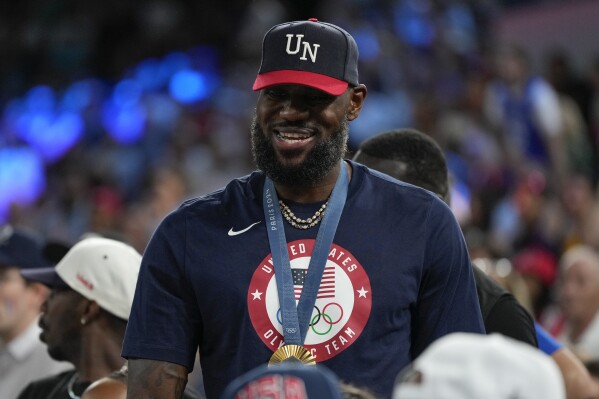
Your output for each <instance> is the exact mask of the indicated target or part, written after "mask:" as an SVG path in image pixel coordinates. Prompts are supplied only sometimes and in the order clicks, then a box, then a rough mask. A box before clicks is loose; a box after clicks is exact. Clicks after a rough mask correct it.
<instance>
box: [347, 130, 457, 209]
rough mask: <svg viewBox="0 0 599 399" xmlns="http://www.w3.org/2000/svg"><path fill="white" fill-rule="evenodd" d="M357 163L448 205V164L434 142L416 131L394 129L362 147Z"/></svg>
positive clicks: (358, 153)
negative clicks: (421, 190)
mask: <svg viewBox="0 0 599 399" xmlns="http://www.w3.org/2000/svg"><path fill="white" fill-rule="evenodd" d="M353 160H354V161H356V162H359V163H361V164H364V165H366V166H368V167H369V168H372V169H376V170H378V171H380V172H383V173H386V174H388V175H389V176H392V177H395V178H396V179H399V180H402V181H405V182H407V183H410V184H413V185H415V186H419V187H422V188H425V189H427V190H429V191H432V192H433V193H435V194H437V195H439V196H440V197H441V198H442V199H443V200H444V201H445V202H449V187H448V176H447V163H446V162H445V156H444V155H443V151H442V150H441V147H439V145H438V144H437V142H436V141H435V140H433V139H432V138H431V137H429V136H427V135H426V134H424V133H422V132H420V131H418V130H416V129H409V128H404V129H394V130H390V131H387V132H383V133H380V134H377V135H376V136H374V137H372V138H370V139H368V140H366V141H364V142H363V143H362V144H360V147H359V148H358V151H357V153H356V155H355V156H354V158H353Z"/></svg>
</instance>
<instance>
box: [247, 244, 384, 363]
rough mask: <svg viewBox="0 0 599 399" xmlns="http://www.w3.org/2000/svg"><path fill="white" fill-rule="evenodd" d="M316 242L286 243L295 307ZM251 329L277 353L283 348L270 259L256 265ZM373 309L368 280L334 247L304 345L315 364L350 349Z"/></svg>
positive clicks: (251, 292)
mask: <svg viewBox="0 0 599 399" xmlns="http://www.w3.org/2000/svg"><path fill="white" fill-rule="evenodd" d="M314 241H315V240H312V239H310V240H298V241H293V242H291V243H288V244H287V250H288V253H289V260H290V264H291V272H292V275H293V284H294V285H293V287H294V291H295V300H296V303H297V302H298V301H299V298H300V295H301V292H302V287H303V284H304V278H305V275H306V272H307V271H308V265H309V263H310V257H311V256H312V250H313V248H314ZM247 301H248V310H249V313H250V319H251V321H252V325H253V326H254V329H255V330H256V333H257V334H258V336H259V337H260V339H261V340H262V342H264V344H265V345H266V346H267V347H268V348H269V349H270V350H272V351H273V352H274V351H276V350H277V349H278V348H280V347H281V346H283V345H284V344H285V342H284V340H283V326H282V325H281V309H280V306H279V294H278V292H277V283H276V279H275V273H274V266H273V263H272V256H271V255H270V254H269V255H268V256H266V258H264V260H263V261H262V262H260V264H259V265H258V268H257V269H256V271H255V272H254V275H253V276H252V280H251V281H250V286H249V289H248V296H247ZM371 308H372V291H371V288H370V279H369V278H368V275H367V274H366V272H365V271H364V268H363V267H362V265H361V264H360V262H358V260H357V259H356V258H355V257H354V256H353V255H352V254H351V253H350V252H349V251H347V250H345V249H344V248H342V247H340V246H338V245H335V244H333V245H332V246H331V250H330V252H329V255H328V258H327V264H326V266H325V270H324V273H323V276H322V280H321V282H320V287H319V290H318V295H317V298H316V303H315V304H314V310H313V312H312V316H311V318H310V325H309V327H308V332H307V334H306V341H305V342H304V346H305V347H306V348H308V349H309V350H310V351H311V352H312V355H313V356H314V357H315V358H316V361H317V362H322V361H324V360H328V359H330V358H332V357H334V356H336V355H338V354H339V353H341V352H343V351H344V350H345V349H346V348H348V347H349V346H350V345H352V344H353V343H354V342H355V340H356V339H357V338H358V337H359V336H360V334H361V333H362V331H363V330H364V326H365V325H366V322H367V321H368V318H369V316H370V310H371Z"/></svg>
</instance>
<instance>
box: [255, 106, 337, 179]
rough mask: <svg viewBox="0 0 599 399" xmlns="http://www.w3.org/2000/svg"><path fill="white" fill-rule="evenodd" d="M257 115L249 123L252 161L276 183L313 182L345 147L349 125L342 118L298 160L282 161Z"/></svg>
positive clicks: (331, 164)
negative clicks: (278, 157) (335, 128)
mask: <svg viewBox="0 0 599 399" xmlns="http://www.w3.org/2000/svg"><path fill="white" fill-rule="evenodd" d="M256 119H257V118H256V116H255V115H254V119H253V120H252V125H251V132H252V155H253V157H254V162H255V163H256V166H258V168H259V169H260V170H262V171H263V172H264V173H265V174H266V175H267V176H268V177H270V178H271V179H272V181H274V182H275V183H278V184H281V185H291V186H302V187H311V186H314V185H315V184H316V183H318V182H320V181H322V180H323V179H324V177H325V176H326V175H327V174H328V173H329V172H330V171H331V169H332V168H333V167H334V166H335V165H337V164H338V163H339V161H340V160H341V159H343V156H344V155H345V152H346V150H347V139H348V137H349V125H348V123H347V120H345V119H344V120H343V122H341V124H340V125H339V127H338V128H337V130H335V131H334V132H333V134H331V135H330V136H329V137H327V138H325V139H324V140H321V141H319V142H318V143H316V144H315V145H314V147H313V148H312V149H311V150H310V152H309V153H308V154H307V155H306V158H305V159H304V160H303V161H302V162H301V163H299V164H296V165H287V164H283V163H281V162H280V161H279V160H278V159H277V155H276V153H275V149H274V147H273V144H272V143H271V140H270V139H269V138H268V137H266V135H265V134H264V131H263V130H262V128H261V127H260V126H259V125H258V122H257V120H256ZM273 139H274V138H273Z"/></svg>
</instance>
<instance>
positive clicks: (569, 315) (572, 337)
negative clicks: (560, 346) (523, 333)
mask: <svg viewBox="0 0 599 399" xmlns="http://www.w3.org/2000/svg"><path fill="white" fill-rule="evenodd" d="M559 267H560V282H559V285H558V302H559V305H560V307H561V309H562V311H563V315H564V325H563V330H562V331H561V334H560V336H559V338H560V339H561V340H562V341H563V342H565V343H566V344H567V345H568V346H570V347H571V348H572V350H573V351H574V352H575V353H576V354H577V355H578V356H579V357H580V358H582V359H583V360H589V359H598V358H599V255H598V254H597V252H596V251H594V250H593V249H591V248H590V247H588V246H582V245H579V246H574V247H572V248H571V249H569V250H568V251H566V252H565V253H564V254H563V256H562V257H561V259H560V266H559Z"/></svg>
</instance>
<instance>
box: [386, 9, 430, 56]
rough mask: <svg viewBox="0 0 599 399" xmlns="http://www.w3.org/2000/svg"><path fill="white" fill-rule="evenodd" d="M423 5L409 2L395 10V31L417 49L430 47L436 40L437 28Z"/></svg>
mask: <svg viewBox="0 0 599 399" xmlns="http://www.w3.org/2000/svg"><path fill="white" fill-rule="evenodd" d="M423 3H425V2H422V3H419V2H413V1H412V2H407V3H405V4H402V5H401V6H399V7H398V8H396V9H395V15H394V26H395V31H396V32H397V34H398V35H399V36H400V37H401V38H402V39H403V40H404V41H405V42H406V43H408V44H410V45H412V46H415V47H428V46H430V45H431V44H432V42H433V39H434V38H435V27H434V26H433V23H432V21H431V20H430V19H429V16H428V15H427V12H428V11H429V10H428V8H427V7H425V6H423Z"/></svg>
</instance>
